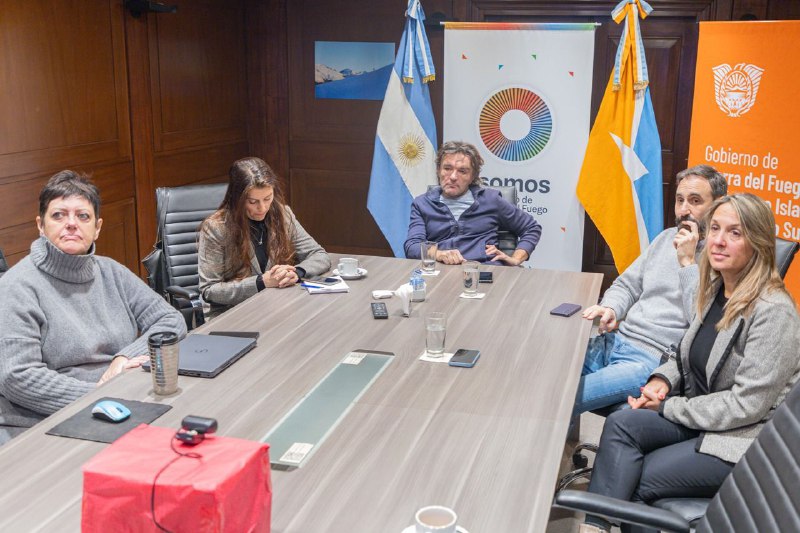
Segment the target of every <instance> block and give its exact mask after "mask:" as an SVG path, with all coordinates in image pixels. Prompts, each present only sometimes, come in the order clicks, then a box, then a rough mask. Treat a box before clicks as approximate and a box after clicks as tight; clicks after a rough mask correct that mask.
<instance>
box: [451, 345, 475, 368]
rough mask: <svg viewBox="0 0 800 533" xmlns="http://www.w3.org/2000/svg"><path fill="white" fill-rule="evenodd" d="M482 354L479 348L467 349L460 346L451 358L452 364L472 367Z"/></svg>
mask: <svg viewBox="0 0 800 533" xmlns="http://www.w3.org/2000/svg"><path fill="white" fill-rule="evenodd" d="M480 356H481V352H480V351H479V350H465V349H464V348H459V349H458V350H456V353H454V354H453V357H452V358H451V359H450V366H461V367H464V368H472V367H473V366H475V363H476V362H477V361H478V358H479V357H480Z"/></svg>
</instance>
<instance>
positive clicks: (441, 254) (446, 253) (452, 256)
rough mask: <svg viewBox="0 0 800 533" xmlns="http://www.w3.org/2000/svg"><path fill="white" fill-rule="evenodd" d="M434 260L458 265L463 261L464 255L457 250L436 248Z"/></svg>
mask: <svg viewBox="0 0 800 533" xmlns="http://www.w3.org/2000/svg"><path fill="white" fill-rule="evenodd" d="M436 260H437V261H439V262H440V263H444V264H445V265H460V264H461V263H463V262H464V256H462V255H461V252H459V251H458V250H438V251H437V252H436Z"/></svg>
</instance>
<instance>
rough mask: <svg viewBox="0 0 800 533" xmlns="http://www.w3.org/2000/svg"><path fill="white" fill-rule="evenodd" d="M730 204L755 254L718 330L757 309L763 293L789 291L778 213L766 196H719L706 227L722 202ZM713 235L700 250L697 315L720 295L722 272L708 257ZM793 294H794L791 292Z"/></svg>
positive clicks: (718, 324)
mask: <svg viewBox="0 0 800 533" xmlns="http://www.w3.org/2000/svg"><path fill="white" fill-rule="evenodd" d="M725 204H728V205H730V206H731V207H732V208H733V210H734V211H735V212H736V215H737V216H738V217H739V224H740V227H741V229H742V236H743V237H744V239H745V241H746V242H747V243H748V244H749V245H750V247H751V248H752V249H753V256H752V257H751V258H750V261H748V263H747V264H746V265H745V267H744V268H743V269H742V271H741V272H740V273H739V280H738V281H737V283H736V288H735V289H734V290H733V293H732V294H731V297H730V299H729V300H728V303H727V304H725V309H724V312H723V315H722V318H721V319H720V321H719V322H718V323H717V331H720V330H722V329H726V328H728V327H730V326H731V324H733V322H734V321H735V320H736V319H737V318H739V317H740V316H747V315H749V314H750V313H752V311H753V307H754V306H755V303H756V301H757V300H758V298H759V297H760V295H761V294H762V293H763V292H764V291H766V292H768V293H769V292H773V291H783V292H784V293H786V294H787V295H789V293H788V292H786V287H785V286H784V284H783V280H782V279H781V276H780V274H778V271H777V269H776V268H775V217H773V216H772V211H771V210H770V208H769V206H768V205H767V203H766V202H764V200H762V199H761V198H759V197H758V196H755V195H753V194H750V193H743V194H734V195H731V196H725V197H722V198H719V199H717V200H716V201H715V202H714V203H713V204H712V205H711V208H710V209H709V210H708V213H706V216H705V221H706V227H710V224H711V218H712V217H713V216H714V213H715V212H716V211H717V209H719V207H720V206H722V205H725ZM709 243H710V239H707V240H706V245H705V247H704V248H703V251H702V253H701V254H700V261H699V263H700V284H699V286H698V289H697V315H698V316H702V313H703V311H705V309H706V307H707V306H708V304H709V303H710V302H711V301H712V300H713V299H714V297H715V296H716V294H715V293H716V290H715V289H716V288H717V287H718V285H717V283H715V282H716V280H717V279H718V278H719V276H720V273H719V272H717V271H716V270H714V269H713V268H712V267H711V263H710V262H709V260H708V247H709V246H710V244H709ZM789 297H790V298H791V295H789Z"/></svg>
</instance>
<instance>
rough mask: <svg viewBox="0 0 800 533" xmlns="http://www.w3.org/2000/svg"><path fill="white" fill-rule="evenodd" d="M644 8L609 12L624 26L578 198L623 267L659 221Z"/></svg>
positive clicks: (629, 4)
mask: <svg viewBox="0 0 800 533" xmlns="http://www.w3.org/2000/svg"><path fill="white" fill-rule="evenodd" d="M651 11H652V8H651V7H650V6H649V5H648V4H647V2H645V1H644V0H623V1H622V2H620V3H619V4H618V5H617V7H616V8H614V11H612V13H611V16H612V17H613V19H614V21H615V22H616V23H617V24H619V23H620V22H622V21H623V20H625V28H624V29H623V31H622V35H621V37H620V42H619V47H618V48H617V55H616V60H615V63H614V71H613V72H612V73H611V79H610V80H609V82H608V86H607V87H606V92H605V95H604V96H603V101H602V103H601V104H600V110H599V111H598V113H597V117H596V118H595V122H594V126H593V127H592V131H591V133H590V134H589V144H588V146H587V148H586V155H585V156H584V160H583V166H582V168H581V173H580V177H579V178H578V186H577V189H576V192H577V195H578V198H579V199H580V201H581V203H582V204H583V207H584V209H586V212H587V213H588V214H589V216H590V217H591V219H592V221H593V222H594V224H595V226H597V229H598V230H599V231H600V233H601V234H602V235H603V238H604V239H605V240H606V242H607V243H608V246H609V247H610V248H611V253H612V254H613V256H614V263H615V265H616V267H617V271H618V272H622V271H624V270H625V269H626V268H627V267H628V266H629V265H630V264H631V263H632V262H633V261H634V260H635V259H636V258H637V257H638V256H639V255H640V254H641V253H642V252H644V250H645V249H646V248H647V246H648V245H649V244H650V241H651V240H652V239H654V238H655V237H656V235H658V234H659V233H660V232H661V231H662V230H663V225H664V207H663V190H662V180H661V141H660V139H659V137H658V130H657V128H656V119H655V114H654V113H653V103H652V101H651V100H650V89H649V87H648V75H647V64H646V63H645V58H644V44H643V43H642V38H641V34H640V29H639V18H638V17H641V18H642V19H644V18H645V17H647V15H649V14H650V12H651Z"/></svg>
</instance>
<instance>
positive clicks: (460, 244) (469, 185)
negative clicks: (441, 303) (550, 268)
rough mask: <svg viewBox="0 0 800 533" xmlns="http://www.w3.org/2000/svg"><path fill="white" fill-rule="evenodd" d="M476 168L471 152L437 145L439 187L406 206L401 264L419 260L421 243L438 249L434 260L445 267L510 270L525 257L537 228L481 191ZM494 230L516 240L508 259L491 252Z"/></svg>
mask: <svg viewBox="0 0 800 533" xmlns="http://www.w3.org/2000/svg"><path fill="white" fill-rule="evenodd" d="M482 166H483V158H482V157H481V156H480V154H479V153H478V150H477V148H475V146H473V145H471V144H468V143H465V142H460V141H448V142H446V143H444V144H443V145H442V147H441V148H440V149H439V152H438V153H437V154H436V168H437V173H438V175H439V187H434V188H433V189H431V190H429V191H428V192H427V193H425V194H423V195H421V196H418V197H417V198H415V199H414V202H413V203H412V204H411V223H410V224H409V226H408V237H407V238H406V242H405V245H404V248H405V253H406V257H407V258H409V259H419V258H420V243H421V242H424V241H434V242H436V243H438V244H439V247H438V248H439V249H438V251H437V253H436V260H437V261H440V262H442V263H445V264H448V265H457V264H460V263H463V262H464V261H479V262H481V263H495V264H506V265H513V266H516V265H519V264H520V263H522V262H523V261H525V260H526V259H528V257H530V255H531V252H533V249H534V248H536V244H537V243H538V242H539V237H540V236H541V234H542V226H541V225H540V224H539V223H538V222H536V220H534V219H533V217H532V216H530V215H529V214H527V213H525V212H524V211H523V210H522V209H520V208H518V207H517V206H515V205H511V204H510V203H509V202H507V201H506V200H505V199H504V198H503V197H502V196H500V192H499V191H497V190H495V189H487V188H484V187H483V186H482V183H481V178H480V172H481V167H482ZM500 229H505V230H508V231H511V232H512V233H514V234H515V235H516V236H517V238H518V242H517V249H516V250H514V253H513V254H512V255H510V256H509V255H507V254H505V253H503V252H502V251H500V249H499V248H497V242H498V240H497V231H498V230H500Z"/></svg>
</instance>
